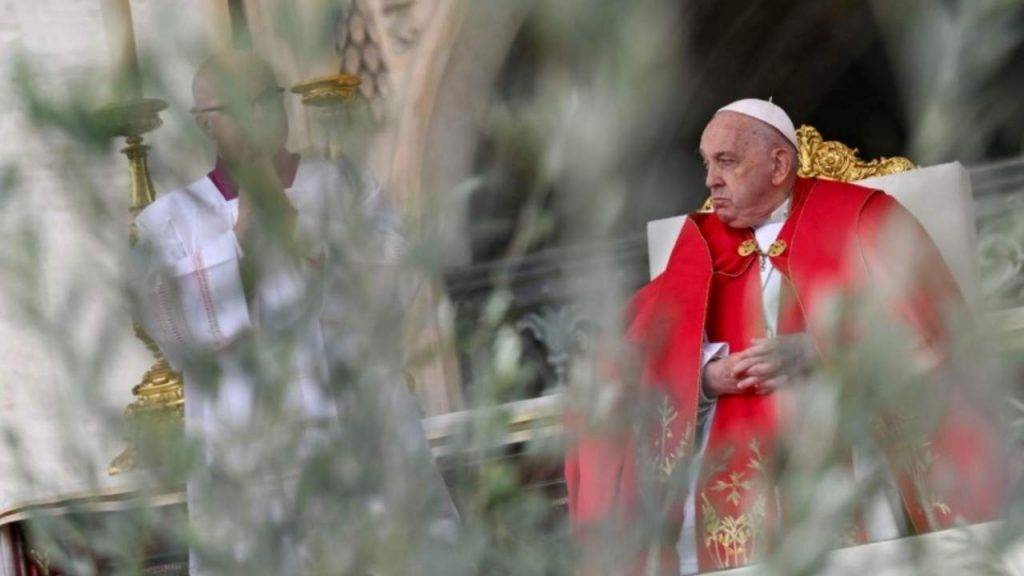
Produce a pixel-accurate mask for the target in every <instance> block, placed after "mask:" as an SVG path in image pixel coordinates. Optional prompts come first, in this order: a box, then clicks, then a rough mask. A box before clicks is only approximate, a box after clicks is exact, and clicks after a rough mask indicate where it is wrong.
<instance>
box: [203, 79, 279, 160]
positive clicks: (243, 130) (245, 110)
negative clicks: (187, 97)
mask: <svg viewBox="0 0 1024 576" xmlns="http://www.w3.org/2000/svg"><path fill="white" fill-rule="evenodd" d="M218 80H219V79H217V78H213V77H212V76H211V75H206V76H201V77H198V78H196V82H195V84H194V86H193V90H192V95H193V98H194V100H195V110H196V123H197V124H199V127H200V128H201V129H202V130H203V132H204V133H205V134H206V135H207V136H209V137H210V139H211V140H213V141H214V143H216V145H217V153H218V154H219V155H221V156H223V157H225V158H228V159H230V160H234V161H238V160H241V159H244V158H250V157H252V156H266V155H272V154H274V153H275V152H277V151H278V150H279V149H280V148H281V147H283V146H284V144H285V141H286V140H287V139H288V120H287V117H286V115H285V112H284V106H283V104H282V102H281V95H280V91H279V89H278V87H277V85H276V83H274V82H273V78H263V77H254V78H250V79H248V80H245V81H243V85H242V86H238V87H231V88H232V90H231V91H230V96H228V95H227V94H228V93H229V91H228V90H227V89H226V87H225V86H221V85H219V84H218Z"/></svg>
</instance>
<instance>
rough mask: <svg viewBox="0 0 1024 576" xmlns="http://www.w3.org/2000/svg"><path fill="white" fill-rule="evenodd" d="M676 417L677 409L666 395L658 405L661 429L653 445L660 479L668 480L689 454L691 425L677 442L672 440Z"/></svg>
mask: <svg viewBox="0 0 1024 576" xmlns="http://www.w3.org/2000/svg"><path fill="white" fill-rule="evenodd" d="M677 418H679V411H678V410H676V408H675V406H673V405H672V403H671V402H670V401H669V399H668V398H667V397H665V398H662V402H661V405H659V406H658V419H659V421H660V426H661V430H660V433H659V434H658V440H657V443H656V446H655V453H656V454H657V457H656V459H655V467H656V468H657V470H658V472H659V478H660V479H661V480H668V479H669V477H671V476H672V473H673V472H675V470H676V468H677V467H678V466H679V463H680V462H682V461H683V459H684V458H686V457H687V455H689V453H690V447H691V446H692V445H693V427H692V426H690V427H687V429H686V431H685V432H684V433H683V437H682V438H680V439H679V441H678V442H673V440H674V438H675V433H673V431H672V423H673V422H674V421H675V420H676V419H677ZM673 444H674V445H673Z"/></svg>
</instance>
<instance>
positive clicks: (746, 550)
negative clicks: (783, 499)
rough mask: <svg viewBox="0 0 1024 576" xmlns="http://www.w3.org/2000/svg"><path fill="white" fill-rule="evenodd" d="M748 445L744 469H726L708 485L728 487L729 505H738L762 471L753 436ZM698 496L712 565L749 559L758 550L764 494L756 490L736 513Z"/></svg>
mask: <svg viewBox="0 0 1024 576" xmlns="http://www.w3.org/2000/svg"><path fill="white" fill-rule="evenodd" d="M749 447H750V450H751V452H753V455H752V456H751V457H750V459H749V460H748V461H747V471H746V472H741V471H733V472H730V473H729V474H728V476H727V479H719V480H718V481H717V482H715V484H713V485H712V486H711V488H710V489H711V490H712V491H715V492H726V491H728V494H727V495H726V497H725V499H726V502H727V503H728V504H729V505H730V506H732V507H733V508H739V506H740V505H741V504H742V502H743V496H744V494H746V493H747V492H749V491H750V490H756V489H757V484H758V478H759V477H761V476H763V475H764V472H765V466H764V459H763V457H762V455H761V449H760V445H759V444H758V442H757V440H756V439H755V440H751V441H750V445H749ZM748 474H749V475H748ZM700 498H701V503H700V506H701V513H702V515H703V522H702V527H703V529H704V546H705V547H706V548H707V549H708V550H709V551H710V552H711V556H712V558H713V559H714V562H715V567H716V568H730V567H734V566H741V565H743V564H747V563H749V562H750V561H751V559H752V558H754V556H755V555H756V553H757V552H758V548H757V543H758V540H759V539H761V536H762V535H763V532H764V526H765V522H766V519H767V516H768V512H767V507H766V504H765V497H764V494H763V493H758V494H757V496H756V499H755V500H754V503H753V505H752V506H751V507H750V509H749V510H747V511H745V512H742V513H740V514H739V515H736V514H727V513H724V512H723V511H722V510H719V509H717V508H716V507H715V505H714V504H713V503H712V502H711V500H709V499H708V496H707V493H706V492H702V493H701V495H700Z"/></svg>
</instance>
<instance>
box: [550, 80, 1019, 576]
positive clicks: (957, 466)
mask: <svg viewBox="0 0 1024 576" xmlns="http://www.w3.org/2000/svg"><path fill="white" fill-rule="evenodd" d="M700 154H701V157H702V158H703V160H704V164H705V167H706V170H707V179H706V184H707V187H708V189H709V190H710V192H711V204H712V207H713V213H697V214H691V215H689V217H688V218H687V219H686V221H685V224H684V226H683V229H682V231H681V232H680V234H679V237H678V239H677V241H676V244H675V247H674V248H673V250H672V254H671V257H670V259H669V263H668V266H667V268H666V270H665V272H664V273H662V274H661V275H660V276H658V277H657V278H655V279H654V280H653V281H651V282H650V283H649V284H648V285H647V286H645V287H644V288H642V289H641V290H640V291H639V292H638V293H637V294H636V295H635V296H634V298H633V300H632V301H631V303H630V305H629V307H628V311H627V319H626V322H627V326H628V327H627V330H626V341H627V342H628V344H629V345H630V346H629V347H630V349H631V351H632V352H634V353H635V356H634V358H635V359H637V360H638V361H637V362H635V363H634V362H624V363H622V364H621V365H617V366H616V369H615V370H614V371H615V372H616V376H617V377H618V379H620V380H622V381H627V382H628V381H630V380H636V379H640V380H642V381H643V385H644V387H643V388H635V389H634V390H648V391H649V390H655V391H657V392H658V393H660V394H661V395H662V397H663V401H664V402H665V403H666V408H665V411H663V412H662V414H663V415H664V414H671V417H668V418H664V419H663V421H664V426H663V428H664V429H663V430H660V431H658V432H657V433H656V434H655V438H647V435H646V434H622V433H617V434H609V433H607V431H605V432H604V433H599V432H597V431H595V430H589V431H588V430H585V429H581V428H583V427H582V426H580V425H574V426H571V427H570V429H571V430H575V431H576V432H577V434H575V436H574V438H573V441H572V445H571V447H570V450H569V453H568V454H567V458H566V481H567V484H568V488H569V508H570V514H571V516H572V519H573V523H574V529H575V531H576V533H577V534H578V535H579V536H580V537H581V539H582V540H583V541H584V542H586V541H587V540H588V535H592V534H594V533H596V528H597V527H599V526H602V525H605V526H607V525H608V524H616V523H617V524H616V525H617V526H618V527H619V528H622V527H623V524H622V523H623V522H624V523H625V527H626V528H630V527H631V526H635V523H636V522H637V521H638V520H637V517H638V516H640V515H642V514H643V513H642V512H640V509H641V508H643V506H642V503H641V496H640V494H639V493H640V491H641V490H640V489H639V488H638V486H641V485H643V479H642V476H643V474H642V473H641V472H643V471H642V470H641V468H642V467H643V466H646V465H648V464H654V465H655V466H656V467H657V469H658V470H661V471H663V472H665V473H671V472H672V470H673V469H675V468H676V465H677V464H678V463H679V462H681V461H684V460H686V461H688V462H690V463H692V466H691V467H692V468H695V469H699V474H696V475H694V476H693V477H692V479H690V480H688V481H687V482H685V483H687V484H689V494H688V495H686V494H682V495H674V496H673V495H670V497H669V501H668V503H667V504H666V506H665V508H666V510H664V511H663V512H665V513H666V514H667V516H668V520H667V523H668V529H667V530H666V531H662V532H659V534H662V533H664V532H667V533H668V534H669V536H668V537H665V536H659V537H658V542H657V543H656V544H655V546H653V547H652V548H651V549H652V550H657V549H659V548H660V553H659V554H654V555H650V554H648V555H646V556H645V557H646V558H647V568H648V569H650V568H651V566H650V559H651V558H659V559H660V562H659V564H660V568H659V569H658V571H659V572H660V573H676V574H678V573H679V571H680V569H682V571H683V572H689V571H693V570H696V569H700V570H714V569H722V568H728V567H733V566H739V565H743V564H746V563H749V562H751V561H753V560H755V559H756V558H757V557H758V556H759V555H761V554H763V553H764V549H765V546H766V543H767V542H769V541H770V539H771V535H772V530H773V529H774V528H775V527H777V526H778V523H779V521H780V519H781V518H783V517H784V516H785V513H786V510H785V505H784V504H785V502H781V503H780V497H779V493H778V492H777V485H776V482H777V480H778V478H776V477H775V475H774V473H775V471H776V470H777V467H778V462H775V461H774V460H775V456H776V454H777V453H778V450H779V448H780V446H779V441H780V435H781V432H782V430H783V429H784V428H785V426H786V425H787V424H788V423H791V422H792V421H793V417H794V414H793V411H792V410H790V409H788V408H790V407H791V406H792V405H793V403H792V402H791V400H792V398H793V396H792V395H794V394H799V393H800V392H799V390H800V388H799V387H797V386H796V385H795V384H796V383H797V382H799V381H803V380H807V378H805V377H806V376H807V375H808V374H810V373H811V372H813V371H814V370H815V369H816V367H818V366H821V365H822V364H824V363H829V362H833V363H834V362H835V360H836V358H837V357H839V355H840V354H841V353H842V352H843V351H844V349H845V347H846V346H853V345H855V344H856V342H857V338H856V337H855V336H854V334H857V333H860V332H863V330H859V329H858V327H857V326H856V323H855V322H846V323H843V322H840V323H839V324H840V326H839V327H838V328H837V323H836V322H835V321H834V318H835V316H836V314H835V313H834V312H835V311H836V310H837V309H842V305H837V304H836V303H837V302H844V301H845V302H849V299H850V298H851V297H853V296H858V295H859V297H861V298H862V299H863V298H864V297H871V298H875V297H879V296H881V295H882V294H885V295H886V297H885V298H884V300H885V301H886V302H887V304H888V306H890V307H891V308H890V310H891V314H890V315H889V317H888V318H889V320H890V321H891V322H892V323H893V328H896V327H901V328H904V329H906V330H907V333H908V334H911V335H913V337H912V339H913V340H914V345H913V346H912V347H911V348H912V349H913V356H912V358H911V359H909V360H908V364H913V365H915V366H919V365H920V366H919V368H918V371H919V372H922V373H926V374H933V373H935V372H937V371H939V370H941V366H942V365H943V363H944V362H945V361H946V358H947V356H948V354H947V348H948V343H949V338H948V337H947V336H948V335H947V333H946V330H945V326H944V321H945V313H946V312H947V311H948V310H951V309H957V308H961V309H962V307H963V304H962V298H961V296H960V293H959V291H958V289H957V288H956V284H955V281H954V280H953V278H952V275H951V274H950V272H949V271H948V269H947V268H946V266H945V264H944V263H943V261H942V258H941V256H940V255H939V253H938V251H937V249H936V248H935V246H934V245H933V244H932V242H931V240H930V239H929V237H928V235H927V233H926V232H925V231H924V229H923V228H921V226H920V224H918V223H917V221H916V220H915V219H914V218H913V217H912V216H911V215H910V214H909V213H908V212H907V211H906V210H905V209H904V208H903V207H902V206H901V205H900V204H899V203H898V202H896V200H894V199H893V198H892V197H891V196H888V195H887V194H885V193H883V192H880V191H877V190H871V189H867V188H863V187H860V186H856V185H852V184H845V183H840V182H834V181H827V180H819V179H813V178H801V177H798V176H797V167H798V152H797V138H796V131H795V129H794V127H793V123H792V121H791V120H790V119H789V117H788V115H787V114H786V113H785V112H784V111H783V110H782V109H781V108H779V107H778V106H776V105H775V104H773V103H771V102H766V101H763V100H755V99H747V100H741V101H739V102H735V103H733V104H730V105H729V106H726V107H724V108H722V109H721V110H719V111H718V112H717V113H716V114H715V116H714V117H713V118H712V120H711V121H710V122H709V124H708V125H707V127H706V128H705V130H704V133H703V135H702V137H701V142H700ZM897 233H898V237H899V238H902V239H903V240H904V242H901V243H900V244H899V246H896V245H894V244H893V242H892V240H893V238H896V237H897ZM908 238H909V243H908V242H907V239H908ZM908 247H909V250H910V254H909V255H910V257H909V258H906V259H904V260H899V259H898V258H897V254H899V253H901V252H902V253H904V254H906V253H907V250H906V249H907V248H908ZM910 268H912V269H910ZM896 278H901V279H907V278H911V279H912V280H911V281H909V282H902V283H898V282H894V281H893V280H894V279H896ZM893 286H897V288H896V289H893ZM844 299H846V300H844ZM830 313H831V314H830ZM826 317H832V319H833V321H831V322H828V321H825V320H824V319H825V318H826ZM860 328H862V327H860ZM837 335H838V336H837ZM925 365H926V366H925ZM625 366H634V367H635V368H634V369H633V370H629V369H627V368H625ZM630 372H635V373H630ZM964 384H966V383H964ZM810 385H813V383H811V384H810ZM627 389H629V388H627ZM939 396H941V397H943V398H945V399H948V402H946V403H944V404H943V407H942V408H941V409H940V410H939V411H938V415H937V416H936V418H935V420H936V423H935V425H934V426H931V427H929V428H928V432H927V437H926V438H924V439H922V440H920V441H919V442H917V443H916V444H915V443H914V442H909V443H908V442H907V441H906V437H902V438H901V437H900V426H901V423H903V424H905V422H904V416H905V415H904V414H901V413H899V412H897V411H893V412H892V413H886V414H878V415H877V416H876V418H875V423H874V428H875V429H876V430H888V431H889V433H888V434H887V433H879V434H878V438H877V443H876V445H877V446H878V448H879V452H880V453H881V454H882V456H880V459H884V460H885V461H886V462H887V468H888V478H889V479H890V482H891V485H892V490H893V492H896V493H898V495H899V498H897V499H896V500H898V501H899V504H898V505H896V506H893V507H892V508H893V509H891V510H890V511H889V513H888V515H887V517H886V516H885V515H883V517H877V515H876V517H875V518H872V519H867V520H869V521H868V522H867V523H866V522H865V518H863V517H861V518H854V519H852V524H853V529H851V530H847V531H846V532H847V533H848V534H851V535H852V536H853V539H854V540H859V541H865V540H866V539H868V538H872V539H880V538H884V537H892V536H896V535H900V534H904V533H907V532H908V531H909V532H914V533H920V532H927V531H931V530H936V529H941V528H944V527H948V526H950V525H951V524H952V523H953V522H954V520H956V519H963V520H965V521H968V522H978V521H982V520H987V519H991V518H993V517H995V516H996V514H997V511H998V507H999V506H1000V503H1001V501H1002V496H1003V494H1004V492H1005V485H1006V478H1005V474H1004V473H1003V472H1002V468H1003V466H1002V464H1001V462H1002V458H1001V456H1000V453H1001V447H1000V445H999V442H998V441H997V438H998V435H997V434H996V432H995V430H994V429H993V427H992V426H991V425H990V424H989V421H988V420H987V419H986V418H985V417H983V416H982V414H983V412H981V411H980V409H976V408H974V407H969V405H968V403H967V402H966V401H965V400H964V399H965V398H966V396H967V394H964V389H963V387H962V386H949V387H946V388H944V389H943V392H942V394H940V395H939ZM573 423H574V424H576V423H575V422H573ZM904 436H906V435H904ZM649 440H650V441H651V443H650V444H647V445H646V446H645V443H646V442H648V441H649ZM908 445H909V448H908ZM645 447H646V448H650V450H645ZM645 454H646V455H651V454H653V460H654V462H646V461H645V459H644V457H643V456H644V455H645ZM908 454H909V456H908ZM692 455H696V458H695V459H692V458H690V457H691V456H692ZM650 459H651V458H648V460H650ZM852 468H853V465H852V462H851V465H850V469H851V473H852ZM968 471H971V472H972V473H970V474H968V473H967V472H968ZM977 471H981V472H980V473H979V472H977ZM684 491H685V490H684ZM687 496H688V498H687ZM684 500H685V503H684ZM613 520H614V521H613ZM865 524H868V525H865ZM730 526H731V527H732V528H731V529H730V530H726V528H728V527H730ZM908 529H909V530H908ZM726 532H728V533H729V534H726ZM673 539H678V541H674V540H673ZM680 563H681V564H682V566H681V567H680Z"/></svg>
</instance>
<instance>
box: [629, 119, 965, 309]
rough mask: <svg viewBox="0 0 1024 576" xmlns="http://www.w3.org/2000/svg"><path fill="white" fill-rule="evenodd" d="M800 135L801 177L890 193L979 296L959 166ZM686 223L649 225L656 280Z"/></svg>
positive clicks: (804, 131) (811, 133)
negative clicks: (863, 152)
mask: <svg viewBox="0 0 1024 576" xmlns="http://www.w3.org/2000/svg"><path fill="white" fill-rule="evenodd" d="M798 133H799V135H800V164H801V166H800V174H801V175H802V176H819V177H828V178H832V179H834V180H843V181H848V182H854V183H856V184H860V185H863V186H867V187H869V188H875V189H879V190H884V191H885V192H887V193H889V194H891V195H892V196H893V197H894V198H896V199H897V200H898V201H899V202H900V203H902V204H903V205H904V206H906V208H907V209H908V210H909V211H910V213H911V214H913V215H914V216H915V217H916V218H917V219H918V220H919V221H920V222H921V224H922V225H923V226H924V228H925V230H926V231H927V232H928V234H929V235H930V236H931V237H932V240H933V241H934V242H935V244H936V246H938V248H939V251H940V253H941V254H942V256H943V258H944V259H945V260H946V263H947V264H948V265H949V267H950V268H951V269H952V271H953V275H954V276H955V277H956V280H957V282H958V283H959V285H960V289H961V290H962V291H963V293H964V295H965V296H967V297H968V298H969V299H973V298H974V296H975V295H976V294H977V289H978V275H977V271H976V268H975V264H974V263H975V258H974V255H975V253H976V246H977V235H976V231H975V227H974V204H973V202H972V194H971V182H970V178H969V177H968V174H967V170H965V169H964V167H963V166H962V165H960V163H958V162H952V163H949V164H942V165H939V166H930V167H927V168H916V169H915V168H913V164H911V163H910V162H909V161H908V160H906V159H904V158H881V159H878V160H873V161H871V162H864V161H862V160H859V159H857V158H856V150H855V149H851V148H848V147H846V146H844V145H843V144H841V143H838V142H826V141H824V140H822V138H821V136H820V134H818V133H817V131H816V130H814V129H813V128H810V127H807V126H804V127H801V128H800V130H799V131H798ZM837 167H839V168H837ZM840 169H841V170H840ZM872 174H876V175H872ZM705 209H706V206H705ZM685 219H686V216H674V217H671V218H662V219H660V220H652V221H651V222H648V223H647V262H648V267H649V270H650V275H651V278H654V277H655V276H657V275H658V274H661V273H662V272H663V271H664V270H665V267H666V266H667V265H668V258H669V255H670V254H671V252H672V247H673V246H674V245H675V241H676V238H678V237H679V232H680V230H682V228H683V222H684V221H685Z"/></svg>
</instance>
